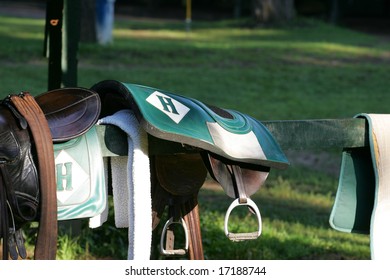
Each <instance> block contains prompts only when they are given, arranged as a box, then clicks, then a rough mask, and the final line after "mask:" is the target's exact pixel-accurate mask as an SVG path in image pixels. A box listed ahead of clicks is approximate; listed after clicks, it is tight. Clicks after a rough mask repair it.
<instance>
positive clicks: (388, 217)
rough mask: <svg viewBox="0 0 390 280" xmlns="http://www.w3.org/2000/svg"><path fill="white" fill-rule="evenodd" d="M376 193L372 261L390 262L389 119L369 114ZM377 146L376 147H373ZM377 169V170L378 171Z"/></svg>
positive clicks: (372, 223)
mask: <svg viewBox="0 0 390 280" xmlns="http://www.w3.org/2000/svg"><path fill="white" fill-rule="evenodd" d="M368 121H369V122H370V124H371V131H372V133H371V135H370V139H371V149H372V153H371V154H373V155H375V159H373V161H374V162H373V164H374V170H375V177H376V190H375V201H374V209H373V213H372V217H371V233H370V238H371V258H372V259H375V260H387V261H388V260H390V115H384V114H369V118H368ZM373 144H374V145H373ZM375 167H376V168H375Z"/></svg>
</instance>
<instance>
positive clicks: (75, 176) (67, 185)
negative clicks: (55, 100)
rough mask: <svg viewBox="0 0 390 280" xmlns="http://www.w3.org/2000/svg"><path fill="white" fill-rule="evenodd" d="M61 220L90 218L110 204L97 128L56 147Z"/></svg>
mask: <svg viewBox="0 0 390 280" xmlns="http://www.w3.org/2000/svg"><path fill="white" fill-rule="evenodd" d="M54 157H55V168H56V171H55V173H56V180H57V207H58V220H70V219H80V218H91V217H94V216H97V215H99V214H101V213H102V212H103V210H104V209H105V208H106V204H107V193H106V186H105V178H104V164H103V157H102V154H101V149H100V144H99V139H98V136H97V132H96V128H95V127H92V128H91V129H90V130H89V131H88V132H87V133H85V134H84V135H82V136H80V137H77V138H75V139H72V140H70V141H67V142H64V143H59V144H55V145H54Z"/></svg>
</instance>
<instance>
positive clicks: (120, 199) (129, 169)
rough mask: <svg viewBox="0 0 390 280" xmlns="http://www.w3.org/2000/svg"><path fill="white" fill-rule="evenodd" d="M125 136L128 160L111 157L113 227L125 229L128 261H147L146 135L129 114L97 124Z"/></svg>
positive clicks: (149, 221)
mask: <svg viewBox="0 0 390 280" xmlns="http://www.w3.org/2000/svg"><path fill="white" fill-rule="evenodd" d="M98 124H99V125H103V124H110V125H114V126H117V127H119V128H120V129H122V130H123V131H124V132H125V133H126V134H127V140H128V156H126V157H112V158H111V168H112V188H113V200H114V212H115V213H114V214H115V225H116V226H117V227H128V229H129V230H128V239H129V246H128V259H129V260H149V259H150V251H151V242H152V198H151V183H150V164H149V156H148V139H147V133H146V132H145V131H144V130H143V129H142V128H141V127H140V125H139V123H138V121H137V119H136V117H135V116H134V113H133V112H132V111H130V110H122V111H118V112H117V113H115V114H114V115H112V116H107V117H105V118H103V119H101V120H99V122H98Z"/></svg>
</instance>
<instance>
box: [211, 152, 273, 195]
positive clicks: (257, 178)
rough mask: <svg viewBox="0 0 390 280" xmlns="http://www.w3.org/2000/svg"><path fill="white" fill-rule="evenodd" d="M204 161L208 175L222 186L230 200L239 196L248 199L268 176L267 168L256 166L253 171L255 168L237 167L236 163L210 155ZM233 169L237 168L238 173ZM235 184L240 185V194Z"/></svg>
mask: <svg viewBox="0 0 390 280" xmlns="http://www.w3.org/2000/svg"><path fill="white" fill-rule="evenodd" d="M204 160H205V164H206V166H207V167H208V170H209V173H210V175H211V176H212V177H213V179H214V180H216V181H217V182H218V183H219V184H220V185H221V186H222V188H223V189H224V191H225V193H226V194H227V195H228V196H230V197H232V198H238V197H240V195H241V196H242V195H244V196H245V197H250V196H251V195H253V194H254V193H256V192H257V191H258V190H259V188H260V187H261V186H262V185H263V183H264V182H265V181H266V179H267V177H268V174H269V168H266V167H264V168H259V167H258V166H256V167H257V169H254V167H255V166H249V165H247V166H245V165H243V164H240V165H237V164H238V163H234V162H231V161H228V160H226V159H223V158H220V157H218V156H215V155H212V154H210V153H209V154H208V155H207V157H206V156H205V157H204ZM234 167H238V168H239V170H240V172H236V171H235V170H234ZM237 182H240V183H241V185H242V190H241V191H243V193H242V194H239V193H238V186H237Z"/></svg>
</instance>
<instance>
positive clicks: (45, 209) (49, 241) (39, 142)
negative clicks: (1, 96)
mask: <svg viewBox="0 0 390 280" xmlns="http://www.w3.org/2000/svg"><path fill="white" fill-rule="evenodd" d="M11 101H12V103H13V105H14V106H15V107H16V108H17V110H18V111H19V112H20V114H21V115H22V116H23V117H24V118H25V119H26V121H27V123H28V125H29V128H30V130H31V133H32V136H33V138H34V143H35V147H36V152H37V157H38V170H39V179H40V192H41V209H40V220H39V229H38V236H37V241H36V244H35V252H34V259H36V260H50V259H55V258H56V252H57V232H58V227H57V187H56V180H55V164H54V151H53V143H52V138H51V134H50V129H49V125H48V123H47V120H46V118H45V115H44V113H43V112H42V110H41V108H40V107H39V106H38V104H37V103H36V101H35V99H34V97H32V96H31V95H30V94H29V93H27V92H24V93H21V94H19V95H13V96H11Z"/></svg>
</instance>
